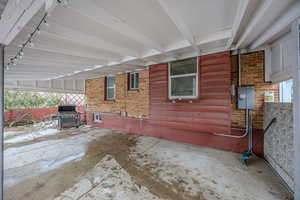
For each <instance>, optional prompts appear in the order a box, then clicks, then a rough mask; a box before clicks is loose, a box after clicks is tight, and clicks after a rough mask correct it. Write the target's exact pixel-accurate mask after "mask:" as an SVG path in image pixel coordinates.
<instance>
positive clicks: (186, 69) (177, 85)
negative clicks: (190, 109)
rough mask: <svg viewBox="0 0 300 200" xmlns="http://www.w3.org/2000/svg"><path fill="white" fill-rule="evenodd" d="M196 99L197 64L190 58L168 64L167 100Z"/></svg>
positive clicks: (194, 59)
mask: <svg viewBox="0 0 300 200" xmlns="http://www.w3.org/2000/svg"><path fill="white" fill-rule="evenodd" d="M197 97H198V62H197V58H190V59H185V60H180V61H175V62H171V63H169V98H170V99H191V98H197Z"/></svg>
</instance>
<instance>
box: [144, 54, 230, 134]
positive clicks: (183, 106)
mask: <svg viewBox="0 0 300 200" xmlns="http://www.w3.org/2000/svg"><path fill="white" fill-rule="evenodd" d="M198 59H199V69H198V71H199V98H198V99H191V100H176V101H172V100H169V98H168V64H167V63H164V64H158V65H153V66H150V67H149V78H150V80H149V84H150V85H149V92H150V119H149V123H150V124H152V125H155V126H161V127H168V128H171V129H178V130H186V131H196V132H202V133H205V132H207V133H213V132H216V133H230V127H231V96H230V84H231V65H230V53H229V52H225V53H219V54H214V55H207V56H202V57H199V58H198Z"/></svg>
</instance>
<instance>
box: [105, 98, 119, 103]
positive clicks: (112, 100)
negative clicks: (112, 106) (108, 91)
mask: <svg viewBox="0 0 300 200" xmlns="http://www.w3.org/2000/svg"><path fill="white" fill-rule="evenodd" d="M104 102H106V103H114V102H116V100H115V99H105V100H104Z"/></svg>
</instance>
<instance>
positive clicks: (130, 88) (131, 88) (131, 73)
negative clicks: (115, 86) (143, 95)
mask: <svg viewBox="0 0 300 200" xmlns="http://www.w3.org/2000/svg"><path fill="white" fill-rule="evenodd" d="M133 74H138V79H136V78H134V81H135V82H136V81H138V84H139V85H138V87H136V88H133V87H131V75H133ZM139 76H140V75H139V73H138V72H130V73H129V90H137V89H139V87H140V83H139V78H140V77H139ZM135 77H136V76H135ZM134 85H135V84H134Z"/></svg>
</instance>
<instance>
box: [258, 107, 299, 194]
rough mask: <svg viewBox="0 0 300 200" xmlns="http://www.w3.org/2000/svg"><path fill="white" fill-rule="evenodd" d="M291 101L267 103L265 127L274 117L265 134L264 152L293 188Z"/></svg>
mask: <svg viewBox="0 0 300 200" xmlns="http://www.w3.org/2000/svg"><path fill="white" fill-rule="evenodd" d="M292 107H293V106H292V104H291V103H265V111H264V113H265V114H264V119H265V120H264V127H266V126H267V125H268V123H269V122H270V121H271V120H272V119H273V118H274V117H276V118H277V122H276V123H275V124H273V125H272V126H271V127H270V129H269V131H268V132H267V133H266V134H265V140H264V152H265V158H266V159H267V160H268V161H269V163H270V164H271V165H272V167H273V168H274V169H275V170H276V171H277V173H278V174H279V175H280V176H281V177H282V178H283V179H284V180H285V182H286V183H287V184H288V185H289V186H290V188H291V189H293V185H294V184H293V157H294V149H293V110H292Z"/></svg>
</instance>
